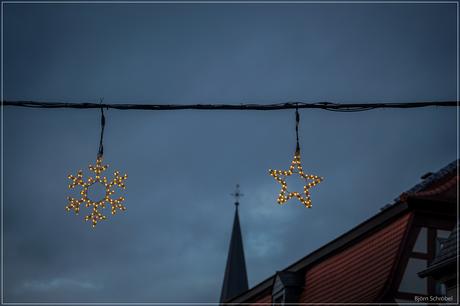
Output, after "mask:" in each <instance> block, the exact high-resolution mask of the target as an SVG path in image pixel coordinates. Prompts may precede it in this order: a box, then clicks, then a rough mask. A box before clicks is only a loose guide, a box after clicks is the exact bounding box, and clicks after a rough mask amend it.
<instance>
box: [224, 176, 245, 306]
mask: <svg viewBox="0 0 460 306" xmlns="http://www.w3.org/2000/svg"><path fill="white" fill-rule="evenodd" d="M232 195H233V196H234V197H235V217H234V219H233V229H232V237H231V239H230V247H229V250H228V256H227V266H226V267H225V275H224V282H223V284H222V292H221V295H220V303H224V302H225V301H228V300H229V299H231V298H233V297H235V296H237V295H238V294H240V293H242V292H244V291H247V290H248V289H249V288H248V276H247V273H246V263H245V260H244V248H243V239H242V237H241V228H240V218H239V215H238V205H239V198H240V197H241V196H242V195H243V194H242V193H240V190H239V185H236V191H235V193H233V194H232Z"/></svg>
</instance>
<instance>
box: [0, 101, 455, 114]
mask: <svg viewBox="0 0 460 306" xmlns="http://www.w3.org/2000/svg"><path fill="white" fill-rule="evenodd" d="M2 105H3V106H16V107H29V108H74V109H87V108H101V107H103V108H106V109H109V108H112V109H118V110H156V111H166V110H257V111H271V110H283V109H304V108H308V109H321V110H327V111H336V112H361V111H368V110H373V109H379V108H397V109H409V108H421V107H431V106H437V107H458V106H459V104H458V101H423V102H396V103H334V102H314V103H306V102H300V101H292V102H285V103H275V104H248V103H241V104H132V103H131V104H126V103H120V104H113V103H112V104H108V103H92V102H79V103H69V102H45V101H41V102H40V101H3V103H2Z"/></svg>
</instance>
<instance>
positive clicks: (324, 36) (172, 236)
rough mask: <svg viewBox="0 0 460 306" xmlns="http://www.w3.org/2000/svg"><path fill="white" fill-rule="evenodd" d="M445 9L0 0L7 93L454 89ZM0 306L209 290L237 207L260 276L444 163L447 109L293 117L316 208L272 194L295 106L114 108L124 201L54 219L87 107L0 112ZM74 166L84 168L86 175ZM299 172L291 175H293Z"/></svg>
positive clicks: (395, 97) (153, 297)
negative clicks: (120, 209)
mask: <svg viewBox="0 0 460 306" xmlns="http://www.w3.org/2000/svg"><path fill="white" fill-rule="evenodd" d="M456 8H457V6H456V4H455V3H450V4H441V3H438V4H433V3H432V4H427V3H425V4H415V3H412V4H407V3H406V4H403V3H401V4H377V3H370V4H346V3H343V4H331V3H320V4H313V3H304V4H262V3H251V4H216V3H213V4H196V3H195V4H193V3H190V4H177V3H175V4H174V3H171V4H159V3H148V4H25V3H23V4H19V3H7V4H5V3H3V17H4V18H3V23H4V24H3V25H4V37H3V43H4V67H3V68H4V70H3V73H4V80H3V81H4V83H3V85H4V87H3V89H4V99H5V100H24V99H28V100H45V101H94V102H98V101H99V98H100V97H104V99H105V100H104V101H105V102H108V103H122V102H132V103H180V104H187V103H245V102H248V103H274V102H286V101H290V100H300V101H305V102H315V101H333V102H342V103H346V102H399V101H420V100H455V99H456V93H457V92H456V90H457V87H456V84H457V83H456V82H457V80H456V73H457V70H456V69H457V61H456V59H457V57H456V46H457V40H456V38H457V36H456V35H457V33H456V30H457V29H456V22H457V20H456ZM3 115H4V117H3V128H4V130H3V136H4V138H3V145H4V147H3V150H4V151H3V153H4V169H3V171H4V181H3V188H4V189H3V191H4V201H3V209H4V271H3V273H4V284H3V285H4V290H5V291H4V301H5V302H43V303H46V302H216V301H217V300H218V298H219V295H220V289H221V288H220V287H221V283H222V278H223V273H224V269H225V260H226V253H227V248H228V243H229V236H230V230H231V224H232V217H233V211H234V206H233V204H232V203H233V199H232V198H231V196H230V195H229V194H230V193H231V192H232V191H233V190H234V186H235V184H236V183H240V184H241V188H242V192H243V193H244V194H245V196H244V197H243V198H242V200H241V205H240V220H241V225H242V232H243V239H244V244H245V249H246V260H247V268H248V273H249V282H250V285H251V286H252V285H255V284H257V283H258V282H260V281H262V280H263V279H265V278H266V277H268V276H270V275H272V274H273V273H274V272H275V271H276V270H280V269H282V268H284V267H286V266H287V265H289V264H290V263H292V262H293V261H294V260H297V259H299V258H301V257H302V256H304V255H306V254H307V253H309V252H311V251H313V250H315V249H316V248H318V247H320V246H321V245H323V244H325V243H327V242H328V241H330V240H332V239H333V238H335V237H337V236H338V235H340V234H341V233H343V232H344V231H346V230H349V229H351V228H352V227H353V226H355V225H357V224H358V223H360V222H362V221H364V220H365V219H366V218H369V217H371V216H372V215H374V214H376V213H377V212H378V211H379V209H380V207H382V206H384V205H385V204H387V203H390V202H392V201H393V199H394V198H395V197H397V196H398V195H399V194H400V193H401V192H403V191H404V190H406V189H408V188H410V187H411V186H412V185H414V184H416V183H418V182H419V177H420V176H421V175H422V174H424V173H426V172H428V171H436V170H438V169H439V168H441V167H443V166H444V165H446V164H447V163H449V162H451V161H452V160H454V159H455V158H456V154H457V152H456V110H455V109H453V108H451V109H441V108H430V109H414V110H374V111H369V112H362V113H334V112H326V111H321V110H302V111H301V127H300V138H301V148H302V159H303V166H304V169H305V170H306V171H308V172H311V173H313V174H317V175H321V176H324V177H325V180H324V182H323V183H321V184H319V185H318V186H316V187H315V188H314V189H313V190H312V200H313V208H312V209H305V208H303V207H302V206H301V205H300V204H298V203H297V202H295V201H290V202H288V203H287V205H284V206H281V207H280V206H278V205H277V204H276V197H277V194H278V191H279V185H278V184H277V183H276V182H275V181H274V180H273V178H272V177H270V176H269V175H268V169H269V168H274V169H283V168H287V167H288V166H289V163H290V161H291V159H292V155H293V153H294V149H295V134H294V113H293V111H276V112H256V111H247V112H241V111H213V112H209V111H175V112H146V111H116V110H109V111H107V112H106V115H107V126H106V134H105V160H106V161H107V162H108V163H109V164H110V165H111V168H110V169H109V170H112V171H113V170H114V169H119V170H120V171H122V172H123V173H124V172H127V173H128V174H129V178H128V180H127V191H126V193H125V194H126V199H127V200H126V206H127V207H128V210H127V211H126V212H125V213H122V214H119V215H116V216H115V217H109V220H108V221H107V222H104V223H101V224H99V225H98V226H97V228H96V230H92V229H91V227H90V226H89V224H85V223H84V221H82V216H81V215H80V216H78V217H76V216H74V215H73V214H70V213H66V211H65V210H64V206H65V205H66V197H67V195H69V194H70V192H69V191H68V189H67V185H68V180H67V175H68V174H69V173H75V172H76V171H77V170H78V169H84V168H85V167H86V165H88V164H89V163H94V161H95V158H96V153H97V148H98V140H99V139H98V137H99V111H98V110H69V109H63V110H41V109H19V108H13V107H8V108H4V109H3ZM85 170H86V169H85ZM292 183H293V184H295V181H292Z"/></svg>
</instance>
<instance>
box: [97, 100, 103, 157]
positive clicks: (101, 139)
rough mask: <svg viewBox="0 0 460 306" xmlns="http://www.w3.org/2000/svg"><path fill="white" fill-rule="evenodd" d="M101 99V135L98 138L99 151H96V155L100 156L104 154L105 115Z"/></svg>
mask: <svg viewBox="0 0 460 306" xmlns="http://www.w3.org/2000/svg"><path fill="white" fill-rule="evenodd" d="M102 100H103V99H101V103H100V105H101V106H100V108H101V137H100V139H99V151H98V153H97V157H98V158H99V157H102V156H103V155H104V143H103V141H104V129H105V116H104V108H103V107H102Z"/></svg>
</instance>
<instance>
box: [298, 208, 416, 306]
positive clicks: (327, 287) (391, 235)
mask: <svg viewBox="0 0 460 306" xmlns="http://www.w3.org/2000/svg"><path fill="white" fill-rule="evenodd" d="M410 216H411V214H410V213H407V214H405V215H404V216H403V217H401V218H399V219H398V220H396V221H394V222H393V223H391V224H390V225H388V226H387V227H384V228H382V229H381V230H380V231H378V232H376V233H375V234H373V235H372V236H369V237H367V238H365V239H363V240H361V241H360V242H358V243H356V244H354V245H353V246H351V247H349V248H347V249H345V250H343V251H341V252H339V253H337V254H336V255H334V256H332V257H330V258H328V259H326V260H324V261H322V262H321V263H319V264H317V265H315V266H314V267H313V268H311V269H310V270H309V271H307V274H306V280H305V289H304V290H303V293H302V295H301V297H300V302H304V303H307V302H308V303H316V302H322V303H335V302H337V303H347V302H348V303H371V302H374V301H376V299H378V298H379V294H381V293H382V291H383V289H384V287H385V284H386V282H387V281H388V279H389V276H390V273H391V272H392V269H393V266H394V265H395V264H396V262H397V259H398V258H397V256H398V250H399V248H400V245H401V243H402V240H403V237H404V233H405V231H406V229H407V224H408V221H409V218H410ZM331 288H334V290H331Z"/></svg>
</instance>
